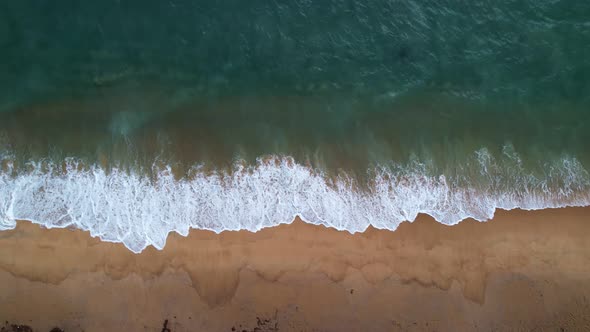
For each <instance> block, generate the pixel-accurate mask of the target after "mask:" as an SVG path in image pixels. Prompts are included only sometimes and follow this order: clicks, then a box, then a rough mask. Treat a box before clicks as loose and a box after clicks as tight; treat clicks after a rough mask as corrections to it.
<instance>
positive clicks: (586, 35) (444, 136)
mask: <svg viewBox="0 0 590 332" xmlns="http://www.w3.org/2000/svg"><path fill="white" fill-rule="evenodd" d="M0 50H1V52H0V73H1V75H0V161H1V162H2V164H1V167H2V171H1V173H0V223H1V224H0V225H1V227H3V228H12V227H14V224H15V219H19V218H20V219H30V220H34V221H36V222H38V223H43V224H45V225H47V226H49V227H66V226H76V227H79V228H82V229H89V230H91V231H92V232H93V234H95V235H99V236H101V237H102V238H103V239H105V240H109V241H117V242H123V243H125V245H127V246H128V247H129V248H130V249H131V250H134V251H140V250H142V249H143V248H144V247H145V246H147V245H155V246H156V247H159V248H161V247H162V246H163V245H164V242H165V236H166V235H167V233H168V232H169V231H173V230H176V231H179V232H180V233H182V234H185V233H186V232H187V231H188V229H189V228H191V227H194V228H206V229H213V230H216V231H221V230H224V229H250V230H257V229H260V228H261V227H268V226H273V225H276V224H278V223H283V222H290V221H291V219H292V218H293V216H294V215H300V216H302V217H303V218H304V219H305V220H307V221H309V222H312V223H320V224H325V225H328V226H333V227H336V228H339V229H346V230H349V231H359V230H363V229H365V228H366V227H367V226H368V225H373V226H375V227H380V228H389V229H395V228H396V227H397V225H398V224H399V223H400V222H401V221H403V220H413V219H414V218H415V216H416V214H417V213H421V212H422V213H428V214H430V215H432V216H434V217H435V218H436V219H437V220H439V221H440V222H443V223H446V224H453V223H456V222H458V221H460V220H461V219H463V218H466V217H475V218H476V219H478V220H486V219H488V218H490V217H491V216H492V215H493V212H494V210H495V209H496V208H516V207H521V208H526V209H538V208H546V207H556V206H565V205H588V203H590V175H589V173H588V171H587V170H588V169H589V167H590V4H589V3H586V2H584V1H546V0H543V1H534V2H532V1H530V2H522V1H497V2H488V1H470V2H467V3H465V2H459V1H386V0H373V1H348V0H338V1H337V0H327V1H311V0H294V1H283V0H275V1H257V0H253V1H217V2H213V1H178V0H171V1H161V2H158V3H157V4H154V3H147V2H142V1H112V0H111V1H97V2H84V3H80V2H77V1H61V2H55V1H18V2H17V1H13V2H4V3H2V4H0Z"/></svg>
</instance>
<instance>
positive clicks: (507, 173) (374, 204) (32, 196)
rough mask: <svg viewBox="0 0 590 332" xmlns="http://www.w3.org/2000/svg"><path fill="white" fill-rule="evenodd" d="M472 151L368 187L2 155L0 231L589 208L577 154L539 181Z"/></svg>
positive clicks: (340, 223)
mask: <svg viewBox="0 0 590 332" xmlns="http://www.w3.org/2000/svg"><path fill="white" fill-rule="evenodd" d="M476 155H477V162H478V163H479V164H478V165H477V170H478V172H475V175H470V176H471V177H470V176H468V175H465V178H459V177H457V178H456V179H450V178H447V177H445V176H442V175H432V174H430V173H429V172H428V171H427V169H426V168H425V167H424V165H421V164H419V163H415V164H412V165H409V166H405V167H398V168H395V167H393V168H392V167H387V168H385V167H382V168H377V169H375V170H372V172H371V174H373V175H372V177H373V178H372V180H371V185H370V189H369V190H358V189H357V188H356V187H355V186H354V184H353V181H350V179H348V178H346V177H342V176H341V177H338V178H336V179H328V178H327V177H326V176H325V175H324V174H322V173H321V172H318V171H314V170H312V169H309V168H307V167H305V166H302V165H300V164H297V163H295V162H294V161H293V160H292V159H291V158H280V157H276V158H275V159H272V160H268V159H266V160H265V161H263V160H259V161H258V162H257V164H256V165H252V166H244V165H243V164H238V165H237V166H236V167H235V168H234V169H233V170H232V171H231V172H217V173H214V174H210V173H204V172H201V171H199V170H196V171H195V172H194V175H193V176H191V177H190V178H185V179H181V180H177V179H175V178H174V176H173V174H172V172H171V171H170V167H164V168H162V169H160V170H158V171H157V172H156V173H157V176H155V177H153V178H151V179H150V178H149V177H147V176H145V175H141V174H138V173H134V172H125V171H122V170H119V169H112V170H110V171H109V172H106V171H105V170H103V169H102V168H100V167H99V166H92V167H87V168H82V167H79V166H80V165H79V163H78V162H77V161H75V160H68V161H65V165H66V171H65V172H64V171H59V172H58V171H56V170H53V169H51V167H49V169H48V168H47V166H46V165H45V166H44V167H42V166H41V164H40V163H37V164H35V163H31V165H30V167H29V169H28V170H27V171H19V172H16V171H15V170H13V169H12V168H11V162H10V161H8V162H7V161H6V160H5V162H4V164H5V165H8V166H7V167H5V169H4V170H3V171H2V172H1V173H0V229H3V230H5V229H12V228H14V227H15V226H16V220H19V219H22V220H30V221H33V222H35V223H38V224H41V225H44V226H46V227H48V228H53V227H69V226H73V227H77V228H79V229H83V230H88V231H90V233H91V235H92V236H98V237H100V238H101V239H102V240H104V241H112V242H120V243H123V244H124V245H125V246H126V247H127V248H129V250H131V251H133V252H136V253H138V252H141V251H142V250H143V249H145V248H146V247H147V246H150V245H153V246H154V247H156V248H157V249H162V248H163V247H164V246H165V244H166V238H167V236H168V233H169V232H172V231H175V232H178V233H180V234H181V235H184V236H186V235H187V234H188V231H189V229H190V228H197V229H207V230H212V231H215V232H221V231H224V230H249V231H258V230H260V229H261V228H264V227H272V226H276V225H279V224H281V223H289V222H291V221H292V220H293V219H294V216H300V217H301V218H302V219H303V220H305V221H306V222H308V223H312V224H320V225H325V226H328V227H334V228H336V229H339V230H346V231H349V232H362V231H364V230H365V229H366V228H367V227H368V226H369V225H372V226H374V227H376V228H382V229H390V230H395V229H396V228H397V227H398V225H399V224H400V223H401V222H402V221H413V220H414V219H415V218H416V216H417V215H418V214H419V213H425V214H428V215H431V216H432V217H434V218H435V219H436V220H437V221H439V222H441V223H443V224H447V225H453V224H456V223H458V222H460V221H461V220H463V219H466V218H474V219H477V220H480V221H485V220H488V219H490V218H492V217H493V215H494V212H495V210H496V209H499V208H500V209H506V210H509V209H514V208H521V209H527V210H531V209H544V208H556V207H564V206H587V205H590V176H589V175H588V172H587V171H586V170H585V169H584V168H583V167H582V165H581V164H580V163H579V162H578V161H577V160H576V159H575V158H563V159H561V160H558V161H555V162H553V163H550V164H547V165H546V172H545V174H546V178H539V177H537V176H535V175H533V174H532V173H527V172H526V171H525V170H523V169H522V168H520V169H519V168H518V167H516V168H514V167H513V168H509V169H506V165H503V164H502V165H500V164H499V163H497V162H496V161H495V160H494V159H493V158H492V157H491V156H490V155H489V153H487V151H486V150H485V149H482V150H480V151H478V153H477V154H476ZM466 174H467V173H466Z"/></svg>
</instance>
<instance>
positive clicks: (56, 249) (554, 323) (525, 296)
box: [0, 208, 590, 332]
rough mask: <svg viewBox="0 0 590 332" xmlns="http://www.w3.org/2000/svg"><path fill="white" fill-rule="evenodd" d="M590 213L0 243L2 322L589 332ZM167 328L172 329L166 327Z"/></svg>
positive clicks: (4, 238)
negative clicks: (353, 228)
mask: <svg viewBox="0 0 590 332" xmlns="http://www.w3.org/2000/svg"><path fill="white" fill-rule="evenodd" d="M589 240H590V208H567V209H554V210H544V211H534V212H526V211H519V210H515V211H509V212H506V211H499V212H498V213H497V216H496V217H495V218H494V220H492V221H490V222H486V223H478V222H476V221H473V220H466V221H464V222H462V223H461V224H459V225H456V226H450V227H449V226H444V225H441V224H439V223H436V222H435V221H434V220H432V219H431V218H429V217H427V216H420V217H419V219H418V220H417V221H416V222H414V223H404V224H402V225H401V226H400V227H399V229H398V230H396V231H395V232H391V231H383V230H376V229H372V228H371V229H368V230H367V231H366V232H364V233H359V234H355V235H351V234H349V233H346V232H339V231H336V230H333V229H327V228H325V227H320V226H313V225H308V224H305V223H303V222H301V221H299V220H296V221H295V222H294V223H293V224H291V225H282V226H278V227H275V228H270V229H264V230H262V231H260V232H257V233H249V232H245V231H241V232H223V233H221V234H219V235H216V234H214V233H212V232H208V231H196V230H193V231H191V233H190V235H189V236H188V237H187V238H184V237H182V236H179V235H177V234H173V235H170V237H169V238H168V243H167V245H166V248H165V249H164V250H163V251H157V250H155V249H153V248H148V249H147V250H145V251H144V252H143V253H141V254H139V255H136V254H133V253H131V252H129V251H128V250H127V249H126V248H125V247H123V246H122V245H120V244H113V243H104V242H101V241H99V240H97V239H94V238H91V237H90V236H89V234H88V233H87V232H82V231H77V230H74V231H72V230H66V229H51V230H47V229H42V228H41V227H39V226H37V225H33V224H31V223H29V222H19V224H18V227H17V228H16V229H15V230H12V231H6V232H2V233H0V319H1V321H2V322H7V324H8V325H10V324H17V323H18V324H26V325H29V326H31V327H32V328H33V329H34V330H35V331H49V330H50V329H51V328H53V327H56V326H58V327H60V328H62V329H63V330H65V331H67V332H69V331H232V330H236V331H243V330H246V331H275V330H278V331H504V330H505V331H531V330H533V331H590V241H589ZM164 324H166V326H165V328H164Z"/></svg>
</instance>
